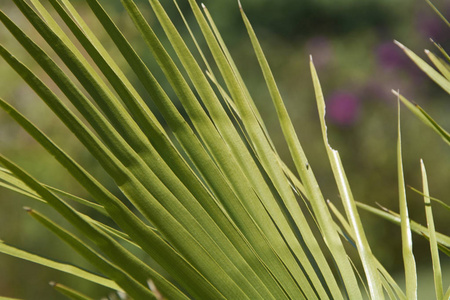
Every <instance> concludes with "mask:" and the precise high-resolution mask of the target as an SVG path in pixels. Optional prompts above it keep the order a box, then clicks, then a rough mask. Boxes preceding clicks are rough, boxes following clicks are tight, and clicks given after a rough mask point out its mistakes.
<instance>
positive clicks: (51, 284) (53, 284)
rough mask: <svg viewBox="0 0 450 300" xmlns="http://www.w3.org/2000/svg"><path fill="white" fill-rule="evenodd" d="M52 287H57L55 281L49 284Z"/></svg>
mask: <svg viewBox="0 0 450 300" xmlns="http://www.w3.org/2000/svg"><path fill="white" fill-rule="evenodd" d="M48 284H49V285H50V286H52V287H53V286H55V285H56V282H54V281H50V282H49V283H48Z"/></svg>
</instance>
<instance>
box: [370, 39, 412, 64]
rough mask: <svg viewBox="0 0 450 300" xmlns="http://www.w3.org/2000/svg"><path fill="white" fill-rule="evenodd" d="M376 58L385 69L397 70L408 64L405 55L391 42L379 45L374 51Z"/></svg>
mask: <svg viewBox="0 0 450 300" xmlns="http://www.w3.org/2000/svg"><path fill="white" fill-rule="evenodd" d="M376 56H377V60H378V62H379V63H380V64H381V65H382V66H383V67H385V68H399V67H402V66H405V64H407V62H408V60H407V57H406V55H405V54H404V53H403V51H402V50H401V49H400V48H399V47H398V46H396V45H395V44H394V43H393V42H385V43H382V44H380V45H379V46H378V47H377V49H376Z"/></svg>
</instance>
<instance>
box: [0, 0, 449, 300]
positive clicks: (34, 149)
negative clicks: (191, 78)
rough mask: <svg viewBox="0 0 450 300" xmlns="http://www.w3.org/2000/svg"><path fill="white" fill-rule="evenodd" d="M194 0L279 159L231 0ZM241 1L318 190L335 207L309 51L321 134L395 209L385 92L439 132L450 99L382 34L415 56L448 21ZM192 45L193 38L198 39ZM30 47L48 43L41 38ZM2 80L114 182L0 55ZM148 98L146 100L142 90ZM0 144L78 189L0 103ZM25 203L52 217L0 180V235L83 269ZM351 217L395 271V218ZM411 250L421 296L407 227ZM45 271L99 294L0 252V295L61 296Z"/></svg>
mask: <svg viewBox="0 0 450 300" xmlns="http://www.w3.org/2000/svg"><path fill="white" fill-rule="evenodd" d="M43 2H46V1H43ZM72 2H73V3H74V4H75V5H76V7H78V8H79V9H80V13H81V14H82V15H83V16H85V17H86V21H87V22H88V23H89V24H91V25H92V26H96V27H94V28H96V30H95V32H96V33H98V36H99V38H100V39H102V40H104V42H105V45H107V47H108V49H111V52H112V53H113V54H118V51H117V50H116V49H114V47H113V46H112V44H111V42H110V41H109V40H108V39H107V38H106V34H105V33H104V32H103V31H102V28H101V27H100V26H99V25H98V24H97V23H96V21H95V19H94V17H93V16H92V14H91V13H90V11H89V8H88V7H87V5H86V4H85V2H84V1H81V0H76V1H75V0H74V1H72ZM101 2H102V3H104V5H105V7H106V8H107V10H108V11H109V12H110V13H111V15H112V16H113V17H114V18H115V20H116V21H117V22H118V24H119V26H120V27H121V29H122V30H123V31H124V33H125V34H126V36H127V37H128V38H129V39H130V40H131V41H132V43H133V44H134V45H135V47H136V49H137V50H138V52H139V53H140V54H141V55H142V57H143V58H144V60H145V62H146V63H147V64H148V65H149V66H150V67H151V69H152V70H154V72H155V74H156V75H157V76H160V77H159V78H163V77H162V76H161V72H159V71H158V68H157V66H156V64H155V62H154V61H153V60H152V58H151V57H150V56H149V51H147V50H146V49H145V47H146V46H145V44H144V43H143V41H142V40H141V38H140V36H139V34H138V33H137V31H136V30H135V29H134V27H133V24H132V22H131V21H130V19H129V18H128V16H127V15H126V13H124V11H123V9H122V7H121V4H120V1H118V0H113V1H111V0H109V1H101ZM137 2H139V4H140V6H141V7H142V10H143V11H144V13H145V15H146V17H147V18H148V20H149V22H150V23H151V24H152V25H154V27H155V30H156V31H157V32H159V33H161V34H160V37H161V38H162V39H163V40H165V39H164V35H163V34H162V30H161V29H160V27H159V26H158V24H157V22H156V20H155V17H154V16H153V14H152V12H151V9H150V7H149V5H148V3H147V2H146V1H144V0H142V1H137ZM161 2H162V3H163V4H164V5H166V7H167V9H168V10H169V12H170V14H171V15H172V16H173V19H174V21H175V22H176V24H177V25H178V26H179V28H180V30H181V32H182V33H183V34H185V36H186V37H187V31H186V29H185V28H184V26H183V23H182V21H181V20H180V18H179V15H178V14H177V12H176V10H175V8H174V7H173V4H172V1H169V0H164V1H161ZM179 2H180V3H179V4H180V6H181V7H182V9H183V10H184V11H185V12H186V17H187V18H188V20H190V22H191V24H194V22H193V21H194V20H193V17H192V15H191V14H190V13H189V10H188V5H187V3H186V2H187V1H185V0H179ZM434 2H435V4H436V6H437V7H438V8H439V9H440V10H441V12H442V13H443V14H444V15H446V16H447V17H450V2H448V1H442V0H436V1H434ZM204 3H205V5H206V6H207V7H208V9H209V11H210V12H211V14H212V16H213V18H214V19H215V21H216V23H217V25H218V27H219V29H220V30H221V32H222V34H223V37H224V39H225V41H226V42H227V44H228V46H229V48H230V50H231V53H232V55H233V56H234V58H235V60H236V62H237V64H238V67H239V68H240V70H241V72H242V75H243V77H244V80H245V81H246V83H247V84H248V86H249V88H250V91H251V93H252V95H253V97H254V99H255V101H257V106H258V107H259V109H260V111H261V114H262V116H263V119H264V120H265V121H266V125H267V127H268V130H269V132H270V133H271V135H272V138H273V140H274V142H275V144H276V146H277V149H278V150H279V152H280V154H281V155H282V157H283V158H284V159H285V160H286V162H287V163H288V164H289V165H290V166H293V164H292V162H291V160H290V157H289V151H288V149H287V146H286V145H285V143H284V141H283V136H282V133H281V129H280V127H279V124H278V122H277V117H276V113H275V110H274V108H273V105H272V103H271V100H270V97H269V95H268V92H267V89H266V87H265V85H264V79H263V77H262V75H261V73H260V70H259V67H258V63H257V61H256V59H255V57H254V54H253V51H252V48H251V45H250V42H249V39H248V36H247V34H246V30H245V28H244V25H243V23H242V20H241V18H240V14H239V10H238V5H237V3H236V1H230V0H204ZM242 5H243V6H244V9H245V11H246V13H247V15H248V17H249V19H250V21H251V22H252V24H253V26H254V28H255V30H256V33H257V35H258V37H259V39H260V42H261V44H262V46H263V48H264V51H265V53H266V55H267V57H268V59H269V62H270V65H271V67H272V68H273V72H274V75H275V77H276V79H277V81H278V84H279V88H280V90H281V93H282V95H283V97H284V100H285V103H286V106H287V107H288V111H289V112H290V115H291V118H292V120H293V122H294V125H295V127H296V129H297V133H298V135H299V138H300V140H301V142H302V144H303V146H304V148H305V151H306V154H307V155H308V156H309V160H310V163H311V166H312V168H314V170H315V173H316V176H317V178H318V180H319V184H320V185H321V187H322V189H323V191H324V194H325V197H327V198H329V199H330V200H331V201H333V202H334V203H335V204H337V205H338V204H339V202H340V199H339V197H338V193H337V189H336V186H335V184H334V180H333V176H332V173H331V171H330V166H329V163H328V161H327V159H326V153H325V149H324V147H323V142H322V138H321V136H320V128H319V122H318V116H317V109H316V104H315V100H314V95H313V88H312V82H311V78H310V72H309V67H308V63H309V54H312V55H313V57H314V62H315V64H316V67H317V69H318V73H319V77H320V79H321V83H322V87H323V89H324V94H325V98H326V102H327V121H328V125H329V126H328V127H329V136H330V143H331V145H332V146H333V147H334V148H335V149H337V150H339V152H340V154H341V157H342V160H343V163H344V166H345V168H346V171H347V175H348V177H349V181H350V185H351V187H352V189H353V193H354V196H355V198H356V199H357V200H358V201H361V202H363V203H366V204H369V205H374V206H375V205H376V204H375V203H380V204H381V205H383V206H385V207H388V208H390V209H392V210H395V211H398V190H397V175H396V174H397V171H396V126H397V123H396V122H397V119H396V118H397V102H396V97H395V96H394V95H392V93H391V89H395V90H400V91H401V93H402V94H404V95H406V96H407V98H408V99H410V100H413V101H415V102H416V103H418V104H420V105H421V106H422V107H423V108H425V110H427V111H428V112H429V113H430V114H431V116H433V117H434V118H435V120H437V121H438V122H440V124H441V125H442V126H443V127H444V128H447V129H448V128H450V117H449V116H450V101H449V97H448V94H445V92H443V91H442V90H441V89H440V88H439V87H437V86H436V85H435V84H434V83H433V82H431V80H430V79H428V78H427V77H426V76H425V75H424V74H423V73H422V72H421V71H420V70H419V69H418V68H417V67H416V66H415V65H414V64H413V63H412V62H411V61H410V60H409V59H408V58H407V57H406V55H404V54H403V53H402V51H400V49H399V48H398V47H397V46H395V45H394V43H393V40H394V39H396V40H399V41H400V42H402V43H404V44H405V45H406V46H407V47H409V48H410V49H412V50H413V51H415V52H416V53H417V54H419V55H421V56H422V57H425V55H424V54H423V50H424V49H430V50H434V49H433V47H434V46H433V45H432V43H431V42H430V41H429V39H430V38H433V39H434V40H435V41H436V42H438V43H440V44H442V45H443V46H444V48H446V49H450V28H448V27H446V25H445V24H444V23H443V22H442V21H441V20H440V19H439V17H438V16H437V15H436V14H435V13H434V12H433V11H432V9H431V8H430V7H429V6H427V4H426V2H425V1H422V0H366V1H357V0H340V1H333V0H302V1H298V0H280V1H271V0H242ZM0 7H1V9H2V10H4V11H5V12H6V13H7V14H8V15H9V16H10V17H11V18H12V19H13V20H14V21H16V22H17V23H18V24H20V25H21V27H22V28H26V31H27V32H29V33H30V34H31V36H32V37H33V38H36V40H38V41H41V40H40V39H39V38H38V36H37V34H35V33H34V31H33V30H32V28H31V26H30V25H29V23H27V21H26V20H25V19H24V17H23V16H22V15H21V14H20V12H19V11H18V10H17V9H16V8H15V7H14V4H12V1H9V0H0ZM0 28H1V29H0V42H1V43H2V44H4V45H5V46H6V47H7V48H8V49H13V52H14V53H15V54H16V55H17V56H18V57H19V58H20V59H21V60H23V61H24V62H26V63H27V64H28V65H29V66H30V67H32V68H33V70H36V72H37V74H39V75H40V76H42V77H43V78H44V79H46V76H45V74H44V73H43V71H42V70H40V69H39V67H37V66H36V63H35V62H34V61H33V60H32V59H31V58H30V57H29V56H28V55H27V54H26V53H25V51H24V50H23V49H22V48H21V47H20V46H19V45H18V43H17V42H15V41H14V40H13V38H12V36H11V35H10V34H9V33H8V32H7V30H6V29H5V28H4V27H0ZM193 29H194V32H197V33H198V28H197V27H195V26H193ZM198 36H199V35H198ZM199 41H200V43H201V44H203V45H204V43H203V41H202V40H201V39H199ZM41 45H42V46H43V47H44V48H45V49H48V46H45V43H41ZM49 52H50V53H51V51H49ZM116 56H117V61H118V63H119V64H120V65H123V67H124V70H125V71H126V73H127V74H129V75H130V78H131V79H132V80H134V75H133V74H132V72H131V71H130V70H129V69H128V68H127V66H126V64H124V61H123V58H122V57H120V55H116ZM0 78H1V80H0V97H2V98H4V99H6V100H7V101H8V102H10V103H12V104H13V105H15V106H16V107H18V108H19V109H20V111H22V112H23V113H24V114H25V115H26V116H28V117H29V118H30V119H31V120H33V121H34V122H35V123H36V124H37V125H39V126H40V128H42V129H43V130H44V131H45V132H46V133H47V134H48V135H50V136H51V137H52V138H53V139H54V140H55V141H56V142H57V143H59V144H60V145H61V146H62V147H63V148H64V149H65V150H67V151H68V152H69V153H70V154H71V155H72V156H73V157H74V158H76V159H77V160H79V161H80V162H81V163H82V165H83V166H85V167H86V168H87V169H88V170H89V171H91V172H92V173H93V174H94V175H95V176H97V177H98V178H100V180H101V181H102V182H103V183H104V184H105V185H106V186H108V187H109V188H110V189H111V190H113V191H115V192H118V191H117V190H116V188H115V187H114V184H113V182H112V181H111V180H110V179H109V178H108V177H107V176H105V174H104V173H103V171H102V170H101V168H99V166H98V165H97V163H96V162H95V161H94V160H93V158H91V157H90V155H89V154H88V153H86V151H85V150H84V149H83V147H82V146H81V145H80V144H79V142H78V141H76V139H74V138H73V137H72V136H71V135H70V134H69V133H68V131H67V130H66V129H65V128H64V126H63V125H62V123H61V122H60V121H59V120H57V119H56V118H55V117H54V116H53V114H52V113H51V112H50V110H49V109H48V108H47V107H45V105H43V104H42V102H41V101H40V99H38V97H37V96H36V95H35V94H34V93H33V92H32V91H31V90H30V89H29V88H28V87H27V85H26V84H25V83H24V82H23V81H22V80H21V79H20V78H19V77H18V76H17V75H16V74H15V73H14V71H13V70H12V69H10V68H9V66H8V65H7V64H6V63H5V62H4V61H0ZM46 82H47V83H48V84H50V85H51V86H52V83H51V81H50V80H48V79H46ZM161 83H162V85H163V86H164V87H165V88H166V90H167V91H168V93H169V94H170V93H171V90H170V88H169V87H168V85H167V84H164V80H162V81H161ZM136 86H137V87H138V89H139V91H141V92H142V95H144V97H145V99H148V97H147V96H146V94H145V92H144V91H143V88H142V87H141V86H139V84H138V83H136ZM171 95H173V94H171ZM148 103H149V105H150V106H151V107H153V104H152V103H151V101H150V100H149V102H148ZM402 128H403V132H402V134H403V155H404V168H405V179H406V183H407V184H408V185H410V186H413V187H416V188H420V186H421V179H420V167H419V159H420V158H423V159H424V161H425V164H426V166H427V170H428V175H429V181H430V189H431V194H432V196H434V197H436V198H439V199H442V200H444V201H446V202H447V203H448V196H449V195H450V151H449V150H450V149H449V148H448V146H447V145H446V144H445V143H444V142H442V141H441V139H440V138H439V137H438V136H437V135H436V134H435V133H434V132H433V131H432V130H431V129H429V128H427V127H425V126H424V125H423V124H422V123H421V122H420V121H418V120H417V119H416V118H415V117H414V116H413V115H412V114H411V113H410V112H409V111H407V110H406V109H405V108H404V107H402ZM0 151H1V152H2V153H3V154H5V155H7V156H8V157H10V158H12V159H13V160H14V161H16V162H17V163H18V164H19V165H21V166H22V167H24V168H25V169H27V170H28V171H29V172H30V173H31V174H33V175H35V176H36V177H37V178H39V179H40V180H41V181H43V182H45V183H48V184H51V185H53V186H56V187H58V188H61V189H64V190H67V191H70V192H72V193H75V194H77V195H79V196H84V197H88V196H87V195H86V194H85V192H84V190H83V189H81V188H80V187H79V186H78V185H77V184H76V183H75V182H74V181H73V180H72V179H71V178H70V176H68V174H67V173H66V172H65V170H63V169H62V168H61V167H60V166H58V164H57V163H56V162H55V161H54V160H53V159H52V158H51V157H50V156H49V155H48V154H47V153H46V152H45V151H44V150H43V149H41V147H40V146H39V145H38V144H37V143H35V142H34V141H33V140H32V139H31V138H30V137H29V136H28V135H27V134H26V133H25V132H24V131H23V130H21V129H20V128H19V126H17V125H16V124H14V123H13V122H12V121H11V119H10V118H9V117H8V116H7V115H6V114H5V113H3V112H0ZM407 196H408V201H409V208H410V216H411V218H412V219H414V220H416V221H418V222H420V223H422V224H426V223H425V214H424V209H423V200H422V197H421V196H420V195H418V194H416V193H415V192H413V191H411V190H408V191H407ZM23 206H32V207H33V208H36V209H38V210H41V211H45V212H46V213H48V214H50V215H52V216H54V217H55V218H57V219H58V216H56V215H55V214H54V213H52V211H50V210H48V209H47V208H46V207H45V206H44V205H40V204H39V203H36V201H33V200H29V199H26V198H25V197H22V196H19V195H17V194H15V193H13V192H10V191H8V190H6V189H3V188H1V187H0V239H1V240H3V241H5V242H7V243H8V244H11V245H14V246H17V247H19V248H22V249H26V250H28V251H31V252H33V253H37V254H39V255H42V256H45V257H49V258H52V259H55V260H58V261H62V262H69V263H73V264H77V265H80V266H82V267H84V268H89V266H88V265H87V264H86V263H85V262H84V261H83V259H82V258H80V257H79V256H78V255H77V254H75V253H74V252H73V251H72V250H71V249H70V248H69V247H67V246H66V245H65V244H63V243H62V242H60V241H59V240H58V239H57V238H55V237H54V236H53V235H52V234H51V233H49V232H47V231H46V230H45V229H43V228H42V227H40V225H39V224H38V223H37V222H35V221H34V220H33V219H32V218H29V217H28V216H27V214H26V213H25V212H24V211H23V210H22V207H23ZM434 208H435V210H434V213H435V220H436V226H437V230H438V231H440V232H442V233H445V234H447V235H449V234H450V226H449V224H450V223H449V212H448V211H446V210H445V209H442V208H440V207H439V206H434ZM361 216H362V219H363V221H364V226H365V229H366V232H367V235H368V237H369V241H370V243H371V245H372V247H373V251H374V253H375V255H376V256H377V257H378V258H379V259H380V261H381V262H382V263H383V264H384V265H385V267H386V268H387V269H388V270H389V271H390V272H391V273H392V274H394V276H395V277H396V278H399V280H401V278H402V272H403V269H402V268H403V263H402V256H401V241H400V238H401V236H400V230H399V227H397V226H396V225H393V224H391V223H388V222H387V221H384V220H382V219H380V218H377V217H374V216H372V215H370V214H368V213H365V212H361ZM59 220H60V219H59ZM414 254H415V257H416V260H417V265H418V269H419V296H420V299H432V298H434V288H433V284H432V273H431V259H430V253H429V246H428V242H427V241H426V240H425V239H423V238H421V237H418V236H417V235H414ZM441 259H442V264H443V268H444V280H445V282H446V284H445V285H444V286H448V284H449V283H450V278H449V277H450V261H449V259H448V257H444V256H441ZM446 273H447V274H446ZM50 280H56V281H58V282H61V283H70V285H71V286H76V287H77V288H78V289H80V290H81V291H84V292H88V293H91V294H93V295H95V296H96V297H97V298H100V297H102V296H104V295H105V294H106V293H107V292H106V291H105V290H104V289H101V288H98V287H97V286H94V285H92V284H89V283H86V282H84V281H82V280H75V279H73V277H72V276H70V275H65V274H62V273H60V272H57V271H53V270H48V269H46V268H45V267H42V266H39V265H35V264H32V263H29V262H24V261H21V260H19V259H16V258H10V257H8V256H6V255H3V254H0V295H2V296H10V297H13V296H14V297H18V298H25V299H59V298H58V297H60V296H59V295H58V294H56V293H55V292H54V291H53V290H52V289H51V288H50V286H48V284H47V282H48V281H50Z"/></svg>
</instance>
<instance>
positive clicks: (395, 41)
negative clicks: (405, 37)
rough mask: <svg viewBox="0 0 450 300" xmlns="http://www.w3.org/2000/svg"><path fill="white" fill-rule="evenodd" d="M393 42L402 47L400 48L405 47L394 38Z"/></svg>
mask: <svg viewBox="0 0 450 300" xmlns="http://www.w3.org/2000/svg"><path fill="white" fill-rule="evenodd" d="M394 43H395V44H396V45H397V46H399V47H400V48H402V49H405V48H406V47H405V46H404V45H403V44H402V43H400V42H399V41H397V40H394Z"/></svg>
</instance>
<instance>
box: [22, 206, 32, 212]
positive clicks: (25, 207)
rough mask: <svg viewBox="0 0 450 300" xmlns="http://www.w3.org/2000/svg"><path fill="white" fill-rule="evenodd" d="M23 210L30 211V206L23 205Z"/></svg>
mask: <svg viewBox="0 0 450 300" xmlns="http://www.w3.org/2000/svg"><path fill="white" fill-rule="evenodd" d="M23 210H24V211H26V212H31V211H32V209H31V208H30V207H28V206H24V207H23Z"/></svg>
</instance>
